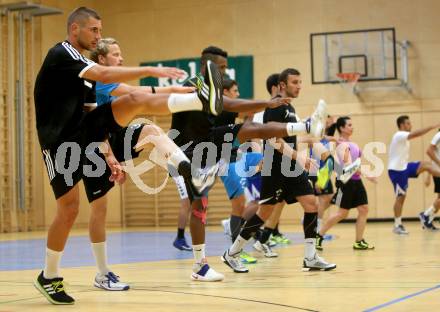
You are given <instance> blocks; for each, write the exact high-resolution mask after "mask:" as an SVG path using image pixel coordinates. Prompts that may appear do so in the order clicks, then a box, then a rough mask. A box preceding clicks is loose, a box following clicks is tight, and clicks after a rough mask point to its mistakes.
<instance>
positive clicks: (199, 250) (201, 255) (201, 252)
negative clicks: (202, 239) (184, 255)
mask: <svg viewBox="0 0 440 312" xmlns="http://www.w3.org/2000/svg"><path fill="white" fill-rule="evenodd" d="M193 254H194V259H195V260H196V263H198V264H200V263H202V262H203V260H204V259H205V244H199V245H193Z"/></svg>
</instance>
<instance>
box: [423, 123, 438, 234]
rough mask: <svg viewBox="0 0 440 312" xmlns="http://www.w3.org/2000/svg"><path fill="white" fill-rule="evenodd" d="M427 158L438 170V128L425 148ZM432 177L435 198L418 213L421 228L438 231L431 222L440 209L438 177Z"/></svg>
mask: <svg viewBox="0 0 440 312" xmlns="http://www.w3.org/2000/svg"><path fill="white" fill-rule="evenodd" d="M426 154H428V156H429V158H431V160H432V165H433V167H434V168H435V169H436V170H439V171H440V129H439V131H438V132H437V133H436V134H435V135H434V137H433V138H432V140H431V144H430V145H429V147H428V149H427V150H426ZM433 178H434V193H437V198H436V199H435V200H434V202H433V203H432V205H431V206H429V207H428V208H427V209H426V210H425V211H424V212H421V213H420V214H419V218H420V222H421V223H422V228H423V229H426V230H431V231H438V230H439V229H438V228H437V227H436V226H435V225H434V224H433V222H432V221H434V217H435V214H436V213H437V211H439V210H440V177H435V176H434V177H433Z"/></svg>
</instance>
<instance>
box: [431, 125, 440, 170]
mask: <svg viewBox="0 0 440 312" xmlns="http://www.w3.org/2000/svg"><path fill="white" fill-rule="evenodd" d="M431 145H434V146H435V152H434V153H435V156H437V158H439V159H440V131H439V132H437V133H436V134H435V135H434V137H433V138H432V140H431ZM432 164H433V165H434V167H435V168H437V170H440V167H439V166H438V165H437V164H436V163H435V162H434V161H433V162H432Z"/></svg>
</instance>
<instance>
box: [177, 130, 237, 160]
mask: <svg viewBox="0 0 440 312" xmlns="http://www.w3.org/2000/svg"><path fill="white" fill-rule="evenodd" d="M241 126H242V124H230V125H227V126H220V127H213V128H211V129H210V131H209V134H208V136H207V137H206V138H203V139H199V140H197V141H194V143H193V144H192V145H191V146H189V147H188V148H187V149H185V150H184V153H185V154H186V156H187V157H188V158H189V159H190V160H191V164H193V165H195V166H201V167H202V168H203V167H205V166H213V165H214V164H216V163H217V162H219V161H220V159H223V160H224V161H225V162H229V161H230V160H231V153H233V151H232V150H233V148H232V142H233V141H234V140H235V139H236V138H237V136H238V132H239V131H240V129H241ZM229 148H231V150H229Z"/></svg>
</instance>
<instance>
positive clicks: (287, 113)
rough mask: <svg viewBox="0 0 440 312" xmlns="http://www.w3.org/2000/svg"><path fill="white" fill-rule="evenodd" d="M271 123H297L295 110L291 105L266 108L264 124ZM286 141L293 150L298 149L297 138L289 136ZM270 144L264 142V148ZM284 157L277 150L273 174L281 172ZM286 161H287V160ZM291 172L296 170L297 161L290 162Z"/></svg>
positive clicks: (274, 157)
mask: <svg viewBox="0 0 440 312" xmlns="http://www.w3.org/2000/svg"><path fill="white" fill-rule="evenodd" d="M270 121H276V122H283V123H287V122H297V121H298V120H297V118H296V113H295V109H294V108H293V107H292V106H291V105H281V106H278V107H276V108H266V110H265V111H264V115H263V123H267V122H270ZM283 139H284V141H286V142H287V143H289V145H291V147H292V148H293V149H295V150H296V149H297V142H296V136H288V137H284V138H283ZM267 144H269V143H268V142H267V141H264V147H265V148H266V145H267ZM283 157H287V156H283V154H282V153H280V152H279V151H277V150H275V151H274V156H273V163H272V173H274V171H280V170H281V162H282V159H283ZM288 159H290V157H288ZM285 161H286V160H285ZM290 162H291V165H290V170H292V171H293V170H294V169H295V161H294V160H290Z"/></svg>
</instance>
